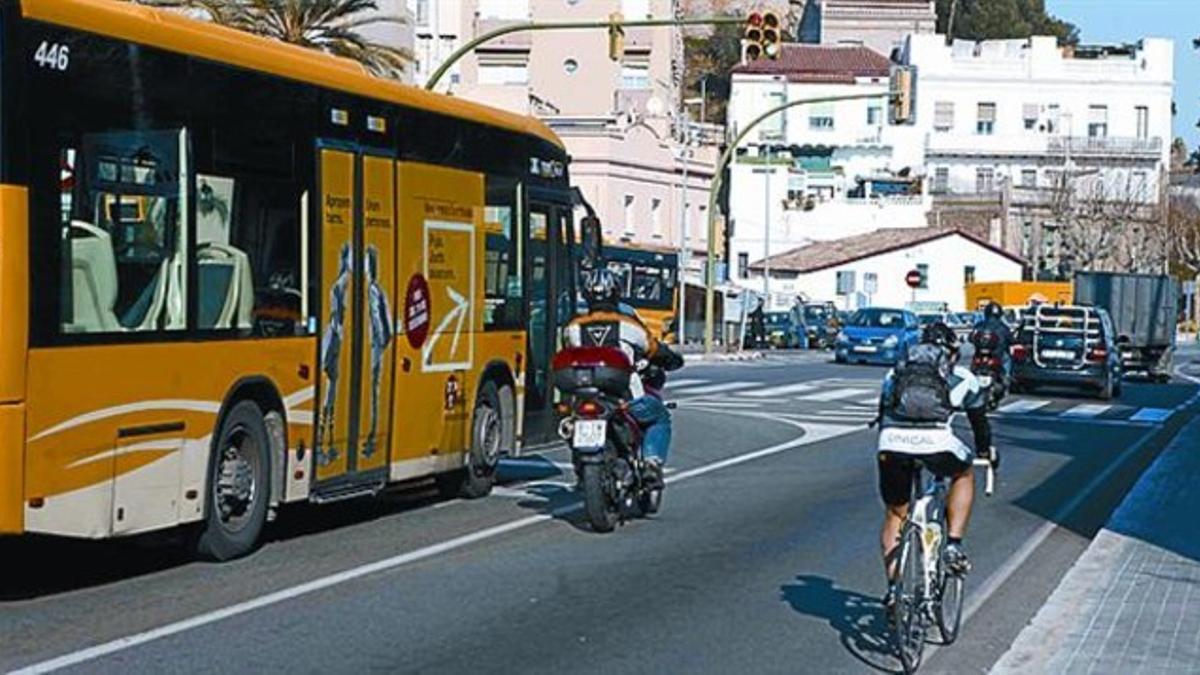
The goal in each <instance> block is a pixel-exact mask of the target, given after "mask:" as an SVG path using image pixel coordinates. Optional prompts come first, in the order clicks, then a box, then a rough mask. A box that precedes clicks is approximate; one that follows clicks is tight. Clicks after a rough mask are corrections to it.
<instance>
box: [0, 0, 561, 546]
mask: <svg viewBox="0 0 1200 675" xmlns="http://www.w3.org/2000/svg"><path fill="white" fill-rule="evenodd" d="M0 40H2V48H3V54H2V55H0V58H2V63H3V64H4V68H3V69H2V71H0V92H2V93H3V96H0V316H3V318H4V329H3V331H0V534H3V535H19V534H24V533H39V534H49V535H63V536H72V537H86V538H104V537H113V536H121V535H130V534H135V533H140V532H146V531H151V530H157V529H162V528H167V527H172V526H177V525H183V524H193V525H194V528H193V530H192V531H194V533H195V536H194V537H192V540H193V541H194V545H195V547H196V549H197V551H198V553H200V554H201V555H203V556H206V557H211V558H216V559H225V558H230V557H234V556H237V555H240V554H243V553H245V552H247V551H249V550H251V549H252V548H253V547H254V545H255V542H256V541H257V540H258V538H259V535H260V532H261V530H262V527H263V523H264V522H265V520H266V518H267V513H268V511H269V510H270V509H273V508H275V507H276V506H277V505H280V504H284V503H289V502H300V501H310V502H329V501H334V500H338V499H344V498H348V497H354V496H359V495H368V494H372V493H375V492H377V491H378V490H380V489H381V488H382V487H383V486H385V485H386V484H388V483H391V482H394V481H402V480H408V479H417V478H429V477H434V478H436V480H437V484H438V486H439V487H441V488H443V489H444V490H446V491H447V492H454V493H461V494H464V495H466V496H470V497H477V496H481V495H483V494H486V493H487V492H488V490H489V489H490V487H491V484H492V475H493V471H494V468H495V465H496V461H497V457H498V456H499V455H500V454H502V453H506V452H519V450H520V448H521V447H524V446H528V445H529V444H533V443H537V442H539V441H541V440H545V439H549V438H550V437H551V435H552V434H553V431H554V413H553V409H552V403H553V402H552V391H551V389H550V387H551V385H550V381H551V378H550V377H549V374H548V372H547V369H548V364H549V360H550V356H551V353H552V349H553V348H554V345H555V341H556V335H557V328H558V326H560V325H561V324H563V323H565V322H566V321H567V320H569V319H570V317H571V314H572V313H573V312H574V311H575V303H574V302H573V301H572V299H573V298H575V297H576V288H575V283H576V280H575V279H574V275H573V274H572V273H571V270H572V269H574V268H575V267H576V265H575V264H574V263H573V261H572V256H573V255H574V252H573V251H572V247H571V246H570V245H569V244H568V242H571V241H574V240H575V237H574V236H573V235H572V227H573V225H572V221H571V195H570V192H569V190H568V187H567V175H566V162H567V157H566V153H565V152H564V150H563V147H562V145H561V142H560V141H559V140H558V139H557V138H556V137H555V135H554V134H553V133H552V132H550V131H549V129H547V128H546V127H545V126H543V125H542V124H540V123H539V122H537V121H535V120H532V119H529V118H525V117H521V116H517V115H512V114H508V113H505V112H501V111H497V110H493V109H490V108H486V107H484V106H480V105H475V104H471V103H468V102H464V101H459V100H456V99H452V98H449V97H444V96H439V95H434V94H430V93H427V92H424V91H422V90H419V89H414V88H411V87H406V86H402V85H399V84H395V83H391V82H387V81H383V80H380V79H376V78H372V77H369V76H367V75H365V74H364V72H363V70H362V68H361V67H360V66H358V65H357V64H354V63H351V62H349V61H343V60H339V59H335V58H331V57H328V56H325V55H322V54H319V53H317V52H314V51H310V50H305V49H301V48H298V47H292V46H289V45H284V44H281V43H276V42H271V41H268V40H264V39H259V38H256V37H253V36H249V35H246V34H244V33H240V32H237V31H233V30H229V29H225V28H221V27H218V26H213V25H211V24H208V23H204V22H198V21H194V20H191V19H188V18H185V17H182V16H179V15H176V14H173V13H166V12H160V11H155V10H152V9H148V8H145V7H140V6H137V5H133V4H128V3H124V2H114V1H113V0H21V2H19V3H18V2H4V3H3V4H2V5H0Z"/></svg>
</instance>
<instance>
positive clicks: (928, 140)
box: [901, 35, 1174, 271]
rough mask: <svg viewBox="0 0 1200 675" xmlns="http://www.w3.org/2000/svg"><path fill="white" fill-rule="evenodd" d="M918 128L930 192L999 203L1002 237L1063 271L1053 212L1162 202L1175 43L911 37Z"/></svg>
mask: <svg viewBox="0 0 1200 675" xmlns="http://www.w3.org/2000/svg"><path fill="white" fill-rule="evenodd" d="M901 59H902V61H903V62H904V63H908V64H912V65H915V66H917V72H918V75H917V77H918V80H917V82H918V85H917V103H916V107H917V128H918V129H920V130H922V132H923V133H924V141H923V145H924V153H925V172H926V175H927V179H928V182H929V187H930V189H931V191H932V192H934V193H935V194H936V195H939V198H945V199H946V200H947V201H953V200H955V199H957V198H962V197H964V196H965V197H966V198H978V197H981V196H982V197H987V196H989V195H990V196H992V197H994V198H997V199H999V200H1000V201H1001V202H1002V203H1003V208H1004V210H1005V211H1006V212H1007V225H1006V226H1005V227H1004V228H1003V231H1002V232H998V233H993V235H994V236H993V237H992V238H993V240H996V239H997V238H998V239H999V242H997V243H1001V244H1002V245H1004V246H1005V247H1006V248H1009V249H1010V250H1014V251H1016V252H1019V253H1020V254H1021V255H1023V256H1025V257H1026V258H1028V259H1030V260H1031V261H1032V262H1034V263H1035V267H1036V268H1038V269H1040V270H1042V271H1047V270H1053V269H1054V268H1056V266H1057V262H1058V261H1057V257H1058V255H1059V254H1060V253H1061V251H1060V246H1061V238H1060V237H1059V236H1058V235H1057V233H1056V226H1057V224H1056V223H1055V222H1054V218H1053V216H1052V213H1050V212H1051V211H1053V209H1054V207H1053V205H1052V202H1053V201H1054V200H1055V198H1056V195H1059V196H1060V195H1062V194H1064V192H1065V190H1064V187H1063V186H1069V189H1070V193H1071V194H1072V195H1073V197H1074V198H1075V199H1086V198H1088V197H1089V196H1092V198H1099V196H1100V195H1106V197H1107V198H1108V199H1111V200H1123V199H1142V200H1145V201H1146V202H1148V203H1154V202H1156V201H1157V200H1158V196H1159V186H1160V180H1161V176H1162V175H1164V174H1165V172H1166V170H1167V168H1168V167H1169V162H1170V139H1171V122H1172V120H1171V99H1172V91H1173V85H1174V75H1173V66H1172V59H1173V43H1172V42H1171V41H1170V40H1164V39H1145V40H1142V41H1141V42H1139V43H1137V44H1135V45H1124V46H1099V47H1091V46H1080V47H1076V48H1074V49H1072V48H1062V49H1060V48H1059V47H1058V46H1057V44H1056V42H1055V39H1054V38H1053V37H1034V38H1031V39H1028V40H995V41H986V42H978V43H976V42H969V41H955V42H954V43H953V44H951V45H947V44H946V43H945V40H944V38H943V37H942V36H939V35H912V36H911V37H910V38H909V40H908V42H907V44H906V46H905V49H904V50H903V53H902V55H901Z"/></svg>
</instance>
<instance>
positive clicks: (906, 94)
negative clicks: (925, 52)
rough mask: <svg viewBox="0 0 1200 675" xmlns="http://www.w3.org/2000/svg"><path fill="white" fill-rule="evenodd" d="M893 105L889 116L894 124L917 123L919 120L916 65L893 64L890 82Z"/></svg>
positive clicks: (890, 107)
mask: <svg viewBox="0 0 1200 675" xmlns="http://www.w3.org/2000/svg"><path fill="white" fill-rule="evenodd" d="M890 90H891V91H890V96H891V105H890V106H889V109H890V111H891V112H890V114H889V115H888V117H889V118H890V120H891V123H892V124H910V125H911V124H915V123H916V121H917V113H916V103H917V69H916V67H915V66H892V77H891V84H890Z"/></svg>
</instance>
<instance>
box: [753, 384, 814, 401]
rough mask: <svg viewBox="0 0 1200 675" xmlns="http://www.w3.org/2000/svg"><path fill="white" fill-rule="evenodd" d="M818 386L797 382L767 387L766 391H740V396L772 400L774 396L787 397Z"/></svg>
mask: <svg viewBox="0 0 1200 675" xmlns="http://www.w3.org/2000/svg"><path fill="white" fill-rule="evenodd" d="M816 388H817V385H815V384H813V383H811V382H796V383H793V384H784V385H780V386H777V387H767V388H766V389H755V390H754V391H740V392H738V396H749V397H751V398H770V397H772V396H786V395H788V394H800V393H803V392H807V391H812V390H813V389H816Z"/></svg>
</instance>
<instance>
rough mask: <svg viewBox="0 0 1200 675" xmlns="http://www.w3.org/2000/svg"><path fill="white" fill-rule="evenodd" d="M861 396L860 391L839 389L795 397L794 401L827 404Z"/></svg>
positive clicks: (861, 392) (861, 391)
mask: <svg viewBox="0 0 1200 675" xmlns="http://www.w3.org/2000/svg"><path fill="white" fill-rule="evenodd" d="M862 395H863V390H862V389H858V388H855V389H849V388H841V389H833V390H830V391H822V392H818V393H816V394H807V395H805V396H797V397H796V400H798V401H819V402H821V403H828V402H829V401H836V400H838V399H842V398H851V397H853V396H862Z"/></svg>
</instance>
